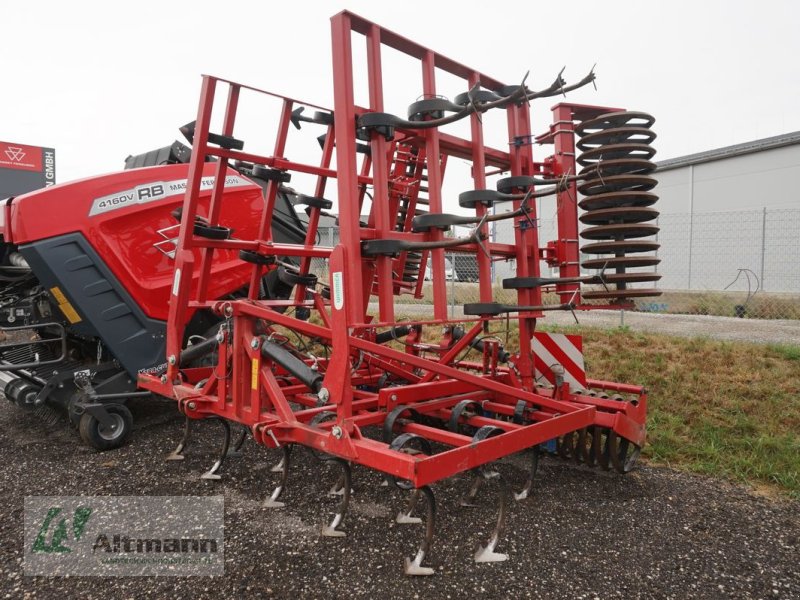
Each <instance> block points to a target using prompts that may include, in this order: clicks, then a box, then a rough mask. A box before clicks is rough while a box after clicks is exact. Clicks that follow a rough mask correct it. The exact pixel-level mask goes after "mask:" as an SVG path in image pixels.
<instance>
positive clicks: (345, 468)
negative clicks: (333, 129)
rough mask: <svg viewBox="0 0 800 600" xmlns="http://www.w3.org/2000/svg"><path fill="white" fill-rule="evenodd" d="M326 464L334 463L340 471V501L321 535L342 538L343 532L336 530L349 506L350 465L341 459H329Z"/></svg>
mask: <svg viewBox="0 0 800 600" xmlns="http://www.w3.org/2000/svg"><path fill="white" fill-rule="evenodd" d="M328 462H331V463H336V464H337V465H339V466H340V467H341V469H342V479H343V480H344V481H343V485H342V500H341V501H340V502H339V507H338V508H337V509H336V514H335V515H334V516H333V521H331V524H330V525H327V526H325V527H323V528H322V535H323V536H325V537H344V536H345V535H347V534H346V533H345V532H344V531H341V530H340V529H337V527H339V526H340V525H341V524H342V521H344V517H345V515H346V514H347V507H348V506H349V505H350V485H351V481H352V472H351V470H350V464H349V463H348V462H347V461H346V460H342V459H341V458H331V459H330V460H329V461H328Z"/></svg>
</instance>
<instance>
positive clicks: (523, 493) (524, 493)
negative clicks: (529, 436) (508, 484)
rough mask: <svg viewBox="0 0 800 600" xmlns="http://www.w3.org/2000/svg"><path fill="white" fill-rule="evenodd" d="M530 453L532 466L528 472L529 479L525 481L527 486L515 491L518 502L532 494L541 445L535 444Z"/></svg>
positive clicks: (515, 498)
mask: <svg viewBox="0 0 800 600" xmlns="http://www.w3.org/2000/svg"><path fill="white" fill-rule="evenodd" d="M530 453H531V467H530V471H529V472H528V480H527V481H526V482H525V486H524V487H523V488H522V489H521V490H520V491H519V492H515V493H514V500H516V501H517V502H520V501H522V500H525V499H526V498H528V497H529V496H530V495H531V491H533V482H534V478H535V477H536V471H538V470H539V446H534V447H533V448H531V450H530Z"/></svg>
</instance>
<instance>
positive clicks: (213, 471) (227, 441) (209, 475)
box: [200, 417, 231, 481]
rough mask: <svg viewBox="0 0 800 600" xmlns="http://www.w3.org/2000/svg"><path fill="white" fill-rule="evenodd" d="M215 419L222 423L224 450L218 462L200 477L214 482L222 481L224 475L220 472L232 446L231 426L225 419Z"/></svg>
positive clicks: (221, 451) (222, 449)
mask: <svg viewBox="0 0 800 600" xmlns="http://www.w3.org/2000/svg"><path fill="white" fill-rule="evenodd" d="M215 419H216V420H217V421H219V422H220V423H222V429H223V437H222V448H220V451H219V456H218V457H217V460H216V461H214V464H213V465H211V468H210V469H209V470H208V471H206V472H205V473H203V474H202V475H200V479H208V480H212V481H217V480H219V479H222V475H220V474H219V473H218V471H219V470H220V468H221V467H222V463H223V462H225V457H226V456H228V448H230V445H231V426H230V424H229V423H228V421H226V420H225V419H223V418H220V417H215Z"/></svg>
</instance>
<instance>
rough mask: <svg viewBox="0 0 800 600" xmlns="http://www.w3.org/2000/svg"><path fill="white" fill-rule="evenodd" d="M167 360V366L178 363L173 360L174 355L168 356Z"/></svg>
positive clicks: (176, 360)
mask: <svg viewBox="0 0 800 600" xmlns="http://www.w3.org/2000/svg"><path fill="white" fill-rule="evenodd" d="M167 360H168V361H169V364H171V365H174V364H175V363H176V362H178V359H176V358H175V355H174V354H170V355H169V358H168V359H167Z"/></svg>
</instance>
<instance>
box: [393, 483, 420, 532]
mask: <svg viewBox="0 0 800 600" xmlns="http://www.w3.org/2000/svg"><path fill="white" fill-rule="evenodd" d="M418 501H419V490H414V491H413V493H412V494H411V495H410V496H409V498H408V506H406V510H405V511H400V512H399V513H397V518H395V523H399V524H400V525H414V524H416V523H422V519H420V518H419V517H414V516H412V513H413V512H414V509H415V508H416V506H417V502H418Z"/></svg>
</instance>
